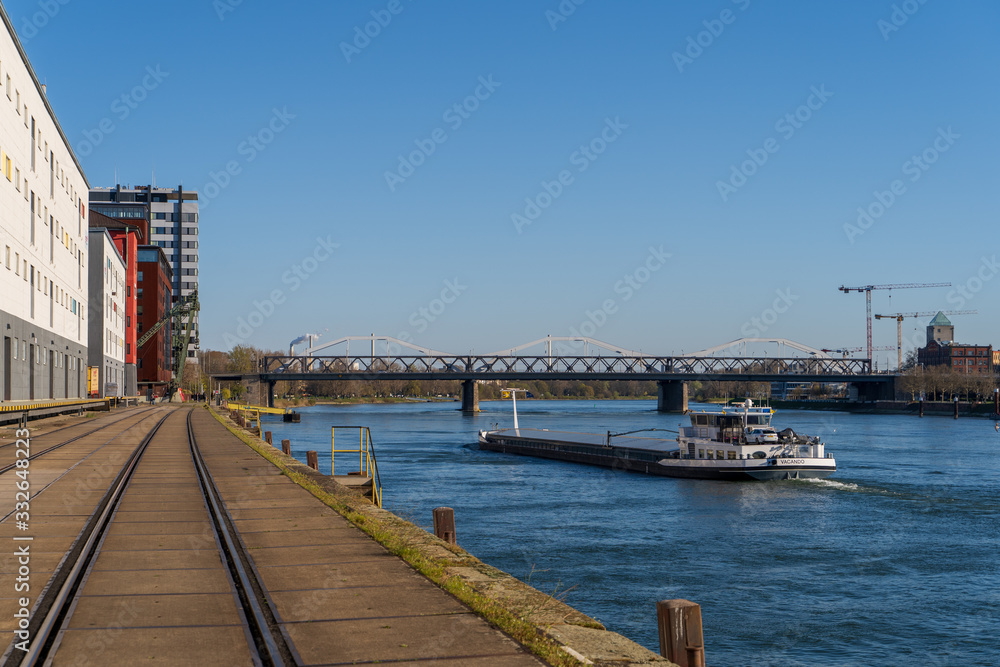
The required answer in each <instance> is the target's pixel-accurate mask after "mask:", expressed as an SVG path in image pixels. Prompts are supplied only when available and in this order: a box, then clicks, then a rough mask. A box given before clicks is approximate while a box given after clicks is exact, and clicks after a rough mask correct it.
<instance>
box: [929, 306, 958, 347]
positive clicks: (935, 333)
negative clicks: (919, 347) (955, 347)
mask: <svg viewBox="0 0 1000 667" xmlns="http://www.w3.org/2000/svg"><path fill="white" fill-rule="evenodd" d="M932 340H933V341H937V342H938V343H950V342H951V341H953V340H955V325H953V324H952V323H951V320H949V319H948V318H947V317H946V316H945V314H944V313H941V312H939V313H938V314H937V315H935V316H934V319H933V320H931V321H930V323H929V324H928V325H927V342H928V343H930V342H931V341H932Z"/></svg>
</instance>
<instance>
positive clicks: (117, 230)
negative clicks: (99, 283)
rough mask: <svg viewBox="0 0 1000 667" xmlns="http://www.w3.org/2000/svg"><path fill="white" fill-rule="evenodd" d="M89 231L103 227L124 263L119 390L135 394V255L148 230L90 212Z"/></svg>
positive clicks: (143, 224)
mask: <svg viewBox="0 0 1000 667" xmlns="http://www.w3.org/2000/svg"><path fill="white" fill-rule="evenodd" d="M90 226H91V228H104V229H106V230H107V231H108V234H110V235H111V240H112V241H114V244H115V247H116V248H117V249H118V254H119V255H121V257H122V259H123V260H125V381H124V386H123V387H122V395H123V396H135V395H136V394H138V380H137V375H136V346H135V342H136V326H137V324H138V320H137V319H136V306H137V304H138V302H137V299H136V288H137V284H136V283H137V278H136V271H137V267H136V253H137V252H138V248H139V246H140V245H142V244H144V243H146V240H147V239H148V238H149V227H148V225H147V224H146V221H145V220H136V219H133V218H130V217H128V216H126V217H122V218H110V217H108V216H106V215H104V214H103V213H99V212H98V211H96V210H94V209H90Z"/></svg>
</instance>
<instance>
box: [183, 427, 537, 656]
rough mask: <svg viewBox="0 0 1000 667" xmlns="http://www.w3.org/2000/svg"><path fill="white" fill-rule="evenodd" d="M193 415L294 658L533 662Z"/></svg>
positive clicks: (234, 440) (232, 439) (229, 436)
mask: <svg viewBox="0 0 1000 667" xmlns="http://www.w3.org/2000/svg"><path fill="white" fill-rule="evenodd" d="M194 423H195V428H196V434H197V436H198V439H199V442H202V453H203V455H204V457H205V460H206V463H207V464H208V467H209V470H210V471H211V473H212V476H213V477H214V479H215V482H216V484H217V485H218V487H219V490H220V492H221V494H222V497H223V500H224V502H225V503H226V506H227V508H228V509H229V511H230V513H231V515H232V517H233V520H234V523H235V525H236V528H237V529H238V530H239V532H240V535H241V536H242V538H243V541H244V543H245V544H246V546H247V547H248V548H249V551H250V554H251V556H252V558H253V560H254V564H255V566H256V569H257V571H258V573H259V575H260V578H261V580H262V582H263V583H264V585H265V586H266V588H267V591H268V596H269V598H270V600H271V602H272V609H273V610H274V612H275V614H276V616H277V617H278V620H279V622H280V624H281V627H282V630H283V631H284V633H285V636H286V637H287V638H288V639H289V640H290V643H292V644H293V645H294V646H295V650H296V651H297V653H298V657H299V658H300V659H301V661H302V664H305V665H337V664H363V663H371V662H379V661H414V660H419V661H422V662H423V661H432V662H430V663H429V664H434V665H477V664H479V665H497V666H503V665H538V664H541V663H540V662H539V661H538V660H537V659H536V658H535V657H534V656H532V655H530V654H528V653H526V652H525V651H524V649H523V648H521V646H520V645H518V644H517V643H516V642H514V641H513V640H511V639H509V638H508V637H506V636H505V635H503V634H502V633H500V632H499V631H497V630H496V629H494V628H493V627H491V626H490V625H489V624H488V623H487V622H486V621H484V620H483V619H481V618H480V617H478V616H476V615H475V614H474V613H472V611H470V610H469V609H468V608H467V607H465V606H464V605H462V604H461V603H459V602H458V601H457V600H456V599H455V598H454V597H452V596H451V595H450V594H448V593H446V592H445V591H443V590H441V589H440V588H438V587H437V586H436V585H435V584H433V583H432V582H430V581H429V580H428V579H426V578H425V577H423V576H422V575H420V574H419V573H417V572H416V571H414V570H413V569H412V568H411V567H409V566H408V565H406V564H405V563H403V562H402V561H401V560H399V559H398V558H396V557H395V556H393V555H391V554H389V553H388V552H387V551H386V550H385V549H384V548H383V547H382V546H381V545H379V544H377V543H376V542H374V541H373V540H372V539H371V538H370V537H368V536H367V535H365V534H364V533H362V532H361V531H360V530H358V529H357V528H355V527H354V526H353V525H351V524H350V523H348V522H347V520H346V519H344V518H343V517H342V516H340V515H339V514H337V513H336V512H334V511H333V510H332V509H330V508H328V507H326V506H325V505H323V504H322V503H321V502H319V501H318V500H317V499H316V498H314V497H313V496H312V494H310V493H309V492H308V491H306V490H304V489H302V488H301V487H299V486H298V485H297V484H295V483H294V482H292V481H291V480H290V479H288V478H287V477H286V476H284V475H282V474H281V473H280V472H279V471H278V470H277V469H276V468H275V467H274V466H273V465H271V464H270V463H269V462H267V461H266V460H264V459H263V458H261V457H260V456H258V455H257V454H256V453H255V452H253V451H252V450H251V449H250V448H248V447H247V446H246V445H245V444H243V443H242V442H241V441H240V440H239V439H238V438H236V437H235V436H233V435H232V434H231V433H229V432H228V431H227V430H226V429H225V428H224V427H223V426H222V425H221V424H219V423H218V422H217V421H216V420H215V419H214V418H212V416H211V415H209V414H207V413H206V412H205V411H204V410H198V411H196V413H195V415H194Z"/></svg>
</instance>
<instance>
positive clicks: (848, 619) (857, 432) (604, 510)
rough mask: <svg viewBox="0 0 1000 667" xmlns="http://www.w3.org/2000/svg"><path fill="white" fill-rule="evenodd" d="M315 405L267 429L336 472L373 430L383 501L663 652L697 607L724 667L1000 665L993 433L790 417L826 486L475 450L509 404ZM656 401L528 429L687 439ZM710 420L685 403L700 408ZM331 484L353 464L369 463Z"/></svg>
mask: <svg viewBox="0 0 1000 667" xmlns="http://www.w3.org/2000/svg"><path fill="white" fill-rule="evenodd" d="M456 407H457V404H456V403H412V404H394V405H346V406H314V407H309V408H303V409H302V410H301V412H302V422H301V423H300V424H283V423H281V422H280V418H278V420H277V421H276V420H275V419H274V418H273V417H269V418H265V420H264V423H265V428H266V429H270V430H272V431H274V438H275V442H278V440H279V439H280V438H289V439H291V442H292V450H293V454H294V455H295V456H296V457H297V458H299V459H300V460H302V461H304V460H305V451H306V450H307V449H315V450H317V451H318V452H319V456H320V469H321V470H322V471H323V472H329V466H330V426H332V425H356V426H369V427H371V430H372V437H373V439H374V441H375V445H376V454H377V457H378V465H379V471H380V473H381V478H382V485H383V493H384V506H385V507H386V509H389V510H391V511H393V512H395V513H397V514H399V515H401V516H403V517H405V518H407V519H409V520H411V521H413V522H414V523H416V524H418V525H420V526H422V527H424V528H427V529H428V530H430V529H431V525H432V514H431V513H432V510H433V508H435V507H438V506H442V505H446V506H449V507H453V508H454V509H455V517H456V524H457V533H458V542H459V544H460V545H461V546H463V547H464V548H465V549H467V550H468V551H470V552H471V553H473V554H475V555H476V556H478V557H479V558H481V559H482V560H484V561H486V562H487V563H490V564H491V565H494V566H496V567H498V568H500V569H502V570H505V571H507V572H510V573H511V574H513V575H515V576H517V577H519V578H521V579H522V580H525V581H529V582H530V583H531V584H532V585H533V586H535V587H536V588H538V589H540V590H542V591H544V592H546V593H551V594H555V595H556V596H558V597H561V598H563V599H564V600H565V601H566V602H567V603H568V604H570V605H572V606H574V607H576V608H577V609H579V610H581V611H583V612H584V613H586V614H589V615H591V616H593V617H595V618H597V619H598V620H600V621H601V622H602V623H604V624H605V625H606V626H607V627H608V628H609V629H611V630H614V631H616V632H619V633H621V634H623V635H625V636H627V637H629V638H630V639H633V640H635V641H637V642H639V643H640V644H643V645H645V646H647V647H648V648H650V649H652V650H654V651H658V650H659V649H658V637H657V631H656V607H655V605H656V601H657V600H665V599H671V598H686V599H689V600H693V601H695V602H698V603H699V604H700V605H701V607H702V616H703V621H704V632H705V643H706V656H707V659H708V664H709V665H712V667H726V666H740V665H755V666H758V667H761V666H767V665H774V666H779V665H780V666H782V667H786V666H796V665H810V666H812V665H837V666H841V665H845V666H846V665H911V664H919V665H921V666H922V667H927V666H935V665H962V666H963V667H964V666H969V665H991V666H992V665H998V664H1000V648H998V641H1000V639H998V637H1000V433H998V432H997V431H995V430H994V424H993V422H991V421H987V420H983V419H972V418H969V419H960V420H954V419H951V418H943V417H927V418H924V419H920V418H916V417H911V416H896V415H852V414H847V413H833V412H806V411H779V412H778V413H777V414H776V416H775V419H774V421H773V424H774V425H775V426H777V427H778V429H779V430H780V429H782V428H785V427H789V426H790V427H792V428H793V429H795V431H796V432H800V433H807V434H810V435H820V436H822V437H823V440H824V441H825V442H826V444H827V451H828V452H830V453H832V454H833V456H835V457H836V459H837V465H838V467H839V471H838V472H837V473H835V474H834V475H833V476H832V477H831V478H829V479H827V480H822V481H796V480H789V481H781V482H711V481H702V480H677V479H669V478H660V477H652V476H646V475H640V474H634V473H625V472H616V471H612V470H609V469H604V468H598V467H592V466H586V465H580V464H574V463H564V462H559V461H548V460H545V459H537V458H532V457H522V456H516V455H505V454H498V453H495V452H487V451H479V450H478V448H476V447H475V445H474V444H473V443H475V441H476V432H477V430H478V429H481V428H491V427H492V426H493V424H494V423H496V422H499V423H500V425H501V426H511V425H512V419H511V406H510V403H509V402H499V401H497V402H483V403H482V404H481V408H482V413H481V414H480V415H478V416H476V417H469V416H462V415H461V414H460V413H458V412H457V411H456ZM655 407H656V406H655V402H650V401H598V402H596V403H595V402H593V401H526V402H521V403H519V404H518V414H519V417H520V424H521V426H524V427H529V426H530V427H536V428H549V429H558V430H569V431H586V432H596V433H603V432H605V431H607V430H612V431H619V432H620V431H627V430H632V429H638V428H654V427H655V428H671V429H676V428H677V426H678V424H679V423H680V422H681V420H682V419H683V418H682V417H680V416H679V415H661V414H658V413H657V412H656V411H655ZM697 407H698V406H694V405H692V408H697ZM337 465H338V469H337V472H338V473H341V472H346V471H347V470H348V469H352V470H353V469H356V468H357V462H356V459H353V458H352V459H351V461H350V463H348V462H347V461H346V459H345V462H344V463H343V467H341V466H342V464H341V462H340V456H338V459H337Z"/></svg>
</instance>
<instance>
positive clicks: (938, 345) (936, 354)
mask: <svg viewBox="0 0 1000 667" xmlns="http://www.w3.org/2000/svg"><path fill="white" fill-rule="evenodd" d="M954 339H955V327H954V325H952V323H951V321H950V320H949V319H948V318H947V317H945V316H944V313H940V312H939V313H938V314H937V315H935V316H934V319H933V320H931V322H930V324H928V325H927V345H925V346H924V347H922V348H920V349H918V350H917V363H918V364H920V365H921V366H924V367H925V368H926V367H929V366H947V367H949V368H952V369H954V370H956V371H958V372H960V373H965V374H967V375H988V374H992V373H993V372H994V369H996V368H997V355H996V354H995V353H994V352H993V346H992V345H969V344H963V343H956V342H955V340H954Z"/></svg>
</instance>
